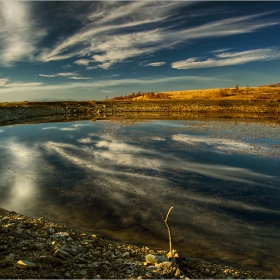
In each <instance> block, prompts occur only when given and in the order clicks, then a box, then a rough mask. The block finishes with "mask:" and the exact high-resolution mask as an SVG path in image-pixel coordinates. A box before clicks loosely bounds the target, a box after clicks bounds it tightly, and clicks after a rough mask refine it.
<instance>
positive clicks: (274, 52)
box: [171, 48, 280, 69]
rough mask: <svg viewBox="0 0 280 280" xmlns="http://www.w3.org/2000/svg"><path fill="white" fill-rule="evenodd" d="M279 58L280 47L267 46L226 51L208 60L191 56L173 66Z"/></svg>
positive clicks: (194, 66)
mask: <svg viewBox="0 0 280 280" xmlns="http://www.w3.org/2000/svg"><path fill="white" fill-rule="evenodd" d="M277 59H280V49H279V48H265V49H256V50H248V51H242V52H224V53H220V54H217V55H215V56H214V58H207V59H206V60H201V59H199V58H198V57H191V58H188V59H186V60H180V61H176V62H173V63H171V67H172V68H175V69H193V68H209V67H220V66H229V65H238V64H244V63H248V62H253V61H268V60H277Z"/></svg>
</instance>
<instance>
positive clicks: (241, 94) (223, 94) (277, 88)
mask: <svg viewBox="0 0 280 280" xmlns="http://www.w3.org/2000/svg"><path fill="white" fill-rule="evenodd" d="M151 99H157V100H159V99H165V100H166V99H176V100H202V99H203V100H268V101H280V83H278V84H273V85H264V86H259V87H249V86H247V87H239V86H238V85H236V86H235V87H234V88H213V89H195V90H180V91H166V92H157V93H154V92H138V93H137V94H135V93H132V94H130V95H125V96H119V97H114V98H112V99H110V100H112V101H117V100H118V101H121V100H131V101H137V100H151Z"/></svg>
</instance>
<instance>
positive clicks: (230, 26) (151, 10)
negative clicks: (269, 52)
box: [40, 2, 279, 69]
mask: <svg viewBox="0 0 280 280" xmlns="http://www.w3.org/2000/svg"><path fill="white" fill-rule="evenodd" d="M100 5H101V6H100V9H99V10H98V11H96V12H95V14H91V15H89V16H88V18H87V22H89V23H88V24H87V25H85V26H84V27H83V28H81V29H80V30H79V32H77V33H75V34H74V35H72V36H70V37H68V38H66V39H65V40H62V41H60V42H58V43H57V45H56V46H55V48H53V49H49V50H44V52H43V53H41V58H40V59H41V60H43V61H51V60H61V59H66V58H71V57H75V56H77V55H79V56H80V57H81V56H87V57H88V56H91V58H92V60H88V59H80V60H77V61H76V63H78V64H80V65H85V66H87V65H88V63H89V62H94V63H96V64H97V67H98V68H102V69H108V68H110V67H112V65H114V64H116V63H119V62H124V61H126V60H127V59H129V58H132V57H135V56H140V55H146V54H150V53H153V52H156V51H159V50H161V49H168V48H171V47H174V46H176V45H178V44H179V43H182V42H188V43H190V42H192V41H194V40H200V39H203V38H211V37H222V36H231V35H237V34H244V33H250V32H255V31H257V30H260V29H262V28H265V27H269V26H273V25H276V24H279V22H278V21H273V20H269V19H266V20H265V19H262V20H261V19H260V18H261V17H264V16H267V15H268V14H269V13H261V14H256V15H249V16H240V17H232V18H228V19H223V20H217V21H213V22H208V23H206V24H203V25H200V26H195V27H187V28H184V29H177V30H176V29H172V28H158V27H157V26H156V25H153V24H152V23H158V22H162V21H166V20H168V18H169V17H170V16H171V15H175V14H176V9H178V8H179V7H181V6H182V5H186V3H181V2H180V3H179V2H173V3H167V2H160V4H159V3H158V2H157V4H156V5H153V4H152V3H150V2H129V3H125V5H124V6H120V4H119V3H107V2H103V3H102V4H100ZM145 12H146V13H145ZM116 19H118V20H122V22H121V23H115V24H111V23H112V22H114V21H115V20H116ZM147 23H150V24H152V27H150V28H146V29H145V30H144V31H143V28H142V30H141V29H140V30H141V31H139V32H127V30H128V28H129V27H132V26H139V27H141V26H143V24H147ZM151 66H157V65H151Z"/></svg>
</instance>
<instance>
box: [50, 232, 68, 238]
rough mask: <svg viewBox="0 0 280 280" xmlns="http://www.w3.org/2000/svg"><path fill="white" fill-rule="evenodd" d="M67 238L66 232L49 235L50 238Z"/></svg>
mask: <svg viewBox="0 0 280 280" xmlns="http://www.w3.org/2000/svg"><path fill="white" fill-rule="evenodd" d="M67 237H69V233H68V232H57V233H54V234H52V235H51V238H67Z"/></svg>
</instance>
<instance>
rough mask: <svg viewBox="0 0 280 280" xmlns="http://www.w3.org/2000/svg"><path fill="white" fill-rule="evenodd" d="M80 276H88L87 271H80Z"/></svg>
mask: <svg viewBox="0 0 280 280" xmlns="http://www.w3.org/2000/svg"><path fill="white" fill-rule="evenodd" d="M79 274H81V275H83V276H85V275H87V271H86V270H84V269H83V270H81V271H80V273H79Z"/></svg>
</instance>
